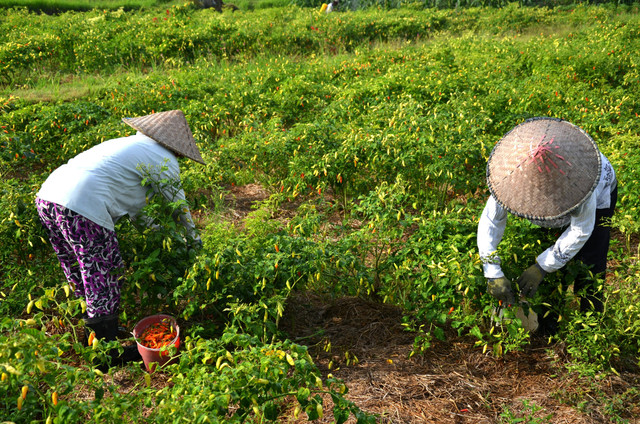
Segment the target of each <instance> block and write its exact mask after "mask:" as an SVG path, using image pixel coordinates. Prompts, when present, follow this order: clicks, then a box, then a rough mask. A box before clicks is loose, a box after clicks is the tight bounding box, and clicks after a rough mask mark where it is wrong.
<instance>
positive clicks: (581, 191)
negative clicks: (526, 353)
mask: <svg viewBox="0 0 640 424" xmlns="http://www.w3.org/2000/svg"><path fill="white" fill-rule="evenodd" d="M487 184H488V186H489V190H490V192H491V197H490V198H489V200H488V201H487V204H486V206H485V208H484V211H483V213H482V216H481V218H480V223H479V225H478V250H479V253H480V258H481V259H482V262H483V271H484V276H485V278H487V282H488V291H489V293H490V294H491V295H492V296H493V297H495V298H497V299H499V300H501V301H502V303H503V304H507V305H514V304H515V297H514V292H513V288H512V284H511V281H509V279H508V278H506V277H505V275H504V273H503V272H502V269H501V267H500V257H499V256H498V254H497V249H498V244H499V243H500V241H501V240H502V236H503V234H504V230H505V227H506V224H507V215H508V214H507V212H511V213H512V214H513V215H516V216H519V217H523V218H526V219H528V220H530V221H531V222H532V223H534V224H536V225H539V226H540V227H545V228H554V229H560V230H559V231H558V230H556V233H557V235H558V237H557V240H556V241H555V243H554V244H553V245H552V246H549V247H548V248H547V249H546V250H545V251H544V252H542V253H541V254H539V255H538V257H537V259H536V261H535V263H534V264H533V265H531V266H530V267H529V268H527V269H526V270H525V271H524V272H523V273H522V275H521V276H520V278H519V279H518V281H517V283H518V287H519V289H520V294H521V295H523V296H526V297H533V296H534V295H535V294H536V292H537V291H538V287H539V286H540V283H541V282H542V281H543V279H544V277H545V275H547V274H548V273H552V272H555V271H557V270H559V269H561V268H563V267H564V266H565V265H566V264H567V262H569V260H571V259H572V258H574V257H575V258H576V259H578V260H580V261H581V262H582V263H583V264H584V265H586V266H587V267H588V268H589V270H590V272H591V273H592V274H593V275H595V276H599V277H604V273H605V270H606V267H607V252H608V250H609V238H610V231H609V227H608V226H607V219H608V218H611V217H612V216H613V212H614V209H615V206H616V199H617V193H618V189H617V181H616V176H615V172H614V170H613V168H612V166H611V163H609V161H608V160H607V158H606V157H605V156H604V155H603V154H602V153H600V151H599V150H598V147H597V146H596V144H595V142H594V141H593V140H592V139H591V137H590V136H589V135H588V134H587V133H585V132H584V131H583V130H582V129H580V128H578V127H577V126H575V125H573V124H571V123H569V122H566V121H563V120H560V119H554V118H533V119H529V120H527V121H525V122H524V123H522V124H520V125H518V126H516V127H515V128H514V129H512V130H511V131H510V132H509V133H507V134H506V135H505V136H504V137H503V138H502V139H501V140H500V141H499V142H498V143H497V144H496V146H495V147H494V149H493V152H492V153H491V156H490V157H489V161H488V163H487ZM585 274H586V275H582V276H578V277H576V279H575V281H574V292H575V293H576V294H579V295H582V296H583V297H581V299H580V309H581V311H583V312H584V311H586V310H595V311H597V312H602V311H603V309H604V308H603V303H602V292H601V291H600V290H598V288H597V285H596V279H595V278H593V277H590V276H589V275H588V273H585ZM542 287H545V285H544V284H543V285H542ZM552 289H553V288H551V289H549V288H547V287H545V290H544V291H543V290H541V294H543V293H546V292H549V293H551V291H552ZM546 301H547V302H549V299H546ZM549 303H551V302H549ZM546 312H547V311H542V313H541V314H539V317H540V328H539V331H540V332H541V333H542V334H553V333H554V332H555V331H556V329H557V315H555V316H554V314H552V313H550V314H548V316H547V318H546V319H545V317H544V315H545V314H546Z"/></svg>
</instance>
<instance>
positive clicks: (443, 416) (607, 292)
mask: <svg viewBox="0 0 640 424" xmlns="http://www.w3.org/2000/svg"><path fill="white" fill-rule="evenodd" d="M318 6H319V5H318ZM345 9H346V8H345ZM639 51H640V15H639V9H638V5H637V4H634V5H612V4H603V5H586V4H580V5H569V6H562V7H560V6H559V7H555V8H547V7H523V6H520V5H518V4H516V3H513V4H509V5H507V6H505V7H502V8H489V7H481V8H473V7H472V8H465V9H433V8H428V9H424V8H422V7H420V6H419V5H417V4H407V5H406V6H403V7H401V8H397V9H391V10H384V9H380V8H377V9H376V8H372V9H368V10H359V11H347V10H338V11H337V12H334V13H330V14H321V13H319V7H317V8H313V9H311V8H300V7H297V6H289V7H274V8H260V9H255V8H253V7H251V8H246V10H245V9H242V8H241V9H240V10H238V11H235V12H231V11H229V10H226V11H225V12H224V13H217V12H215V11H214V10H212V9H197V8H194V7H192V6H191V5H189V4H182V3H167V4H163V5H161V6H157V5H156V6H148V7H143V8H141V9H139V10H130V11H125V10H123V9H118V10H96V9H94V10H89V11H84V12H65V13H60V14H56V15H46V14H38V13H33V12H29V11H27V10H26V9H6V10H3V16H2V17H1V18H0V130H1V131H0V177H1V178H0V192H1V193H2V196H0V240H1V244H0V373H1V376H2V378H1V382H0V420H2V421H10V422H17V423H26V422H46V423H72V422H99V423H107V422H149V423H173V422H176V423H177V422H183V421H186V422H194V423H204V422H238V423H240V422H247V423H248V422H255V423H258V422H269V421H273V422H306V421H315V420H317V421H318V422H337V423H343V422H358V423H371V422H394V423H404V422H406V423H409V422H411V423H414V422H416V423H417V422H580V423H583V422H584V423H591V422H638V421H637V420H638V419H639V417H640V409H638V404H640V390H639V389H638V388H637V387H638V384H639V383H640V371H639V366H640V308H639V306H638V305H639V304H640V286H639V282H640V262H639V255H640V250H639V246H638V235H639V232H640V224H639V222H640V211H639V210H638V207H639V206H640V188H639V185H638V178H639V177H638V170H639V169H640V149H639V147H640V136H639V133H640V117H639V116H638V113H640V69H639V67H638V66H639V64H640V54H639V53H638V52H639ZM171 109H181V110H182V111H183V112H184V113H185V115H186V117H187V120H188V121H189V123H190V126H191V129H192V132H193V134H194V137H195V138H196V140H197V141H198V144H199V147H200V150H201V152H202V156H203V157H204V159H205V161H206V165H200V164H198V163H195V162H189V161H184V162H181V178H182V181H181V184H182V187H183V188H184V190H185V193H186V195H187V201H188V203H189V207H190V209H191V211H192V214H193V216H194V218H195V220H196V223H197V227H198V229H199V231H200V234H201V237H202V240H203V246H202V248H201V249H193V248H191V246H190V245H189V244H188V243H186V242H185V231H184V230H183V229H182V228H181V227H180V226H179V225H178V224H176V223H175V222H174V221H173V220H172V219H171V212H172V211H173V210H174V209H175V208H176V207H180V205H176V204H172V203H169V202H166V201H163V200H161V199H156V198H154V199H151V200H150V202H149V204H148V206H147V208H146V209H145V213H146V214H147V215H149V216H151V217H153V218H154V219H155V222H156V223H157V228H155V229H148V228H145V227H140V226H138V225H135V223H134V222H131V221H130V220H128V219H122V220H120V221H119V222H118V223H117V227H116V232H117V234H118V239H119V242H120V246H121V250H122V254H123V257H124V259H125V263H126V264H127V268H126V283H125V284H124V286H123V288H122V303H121V310H120V318H121V323H122V324H123V325H125V326H126V327H127V328H128V329H130V330H131V329H132V328H133V326H134V325H135V324H136V323H137V322H138V321H139V320H140V319H142V318H144V317H146V316H148V315H152V314H155V313H160V312H161V313H166V314H169V315H172V316H174V317H176V319H177V320H178V322H179V324H180V330H181V333H180V334H181V338H182V340H181V342H182V343H181V346H180V349H179V350H176V349H175V348H171V354H172V355H174V356H175V357H176V360H175V361H174V362H173V363H171V364H170V365H166V366H164V367H161V368H160V369H158V370H157V371H155V372H154V373H151V374H149V373H147V372H146V371H145V370H144V367H141V366H140V364H131V365H128V366H126V367H113V368H111V369H110V370H109V371H108V372H102V371H100V370H98V369H97V368H96V367H95V366H93V365H92V364H93V363H95V360H96V359H98V360H99V359H100V358H103V357H104V356H105V355H106V352H108V350H109V349H110V348H112V347H114V346H116V345H117V343H116V342H111V343H105V342H103V341H102V342H98V343H93V344H92V345H89V346H85V345H84V343H83V325H82V320H81V317H82V313H83V312H84V308H85V306H86V305H84V304H83V301H82V300H81V299H77V298H75V297H74V295H73V289H72V287H70V286H69V284H68V283H67V282H66V281H65V278H64V275H63V273H62V270H61V269H60V266H59V263H58V261H57V259H56V257H55V255H54V252H53V250H52V248H51V245H50V244H49V242H48V240H47V236H46V234H45V232H44V231H43V229H42V227H41V225H40V223H39V220H38V216H37V212H36V209H35V205H34V197H35V193H36V192H37V190H38V188H39V186H40V184H42V182H43V181H44V180H45V179H46V177H47V176H48V175H49V173H50V172H52V171H53V170H54V169H55V168H56V167H58V166H60V165H62V164H63V163H65V162H66V161H67V160H69V159H70V158H72V157H73V156H75V155H76V154H78V153H80V152H82V151H83V150H86V149H87V148H89V147H91V146H93V145H96V144H98V143H100V142H102V141H104V140H107V139H110V138H116V137H121V136H125V135H129V134H131V133H132V129H131V128H130V127H128V126H126V125H125V124H123V123H122V121H121V119H122V118H123V117H132V116H141V115H145V114H149V113H152V112H156V111H164V110H171ZM536 116H553V117H559V118H563V119H566V120H568V121H570V122H572V123H574V124H576V125H578V126H580V127H582V128H583V129H584V130H585V131H587V132H588V133H589V134H590V135H591V136H592V137H593V138H594V140H595V141H596V143H597V144H598V146H599V148H600V149H601V150H602V151H603V152H604V153H605V155H606V156H607V157H608V158H609V159H610V161H611V163H612V164H613V166H614V168H615V170H616V173H617V177H618V181H619V198H618V208H617V211H616V214H615V216H614V218H613V219H612V221H611V226H612V234H613V238H612V243H611V249H610V252H609V267H608V272H607V277H606V279H605V280H603V281H601V282H602V284H601V287H602V291H603V296H604V299H605V312H604V314H601V315H600V314H592V313H580V311H579V310H578V308H577V307H576V305H577V303H576V297H575V295H574V293H573V292H572V291H571V290H570V289H568V290H567V289H566V288H567V286H569V287H570V285H571V278H572V275H575V272H578V268H579V266H578V265H577V264H574V263H570V264H569V265H568V266H567V270H566V271H567V272H564V273H556V274H557V275H556V274H552V275H550V276H548V277H547V279H548V281H549V282H550V283H551V284H556V285H557V286H558V288H559V289H558V290H557V292H556V293H555V294H554V295H555V296H562V297H566V298H567V299H568V301H567V302H566V306H563V307H562V308H561V309H560V310H558V311H557V312H558V313H559V315H560V317H561V321H560V323H559V324H560V328H559V332H558V334H557V335H556V336H554V337H551V338H549V339H546V338H545V339H544V340H542V339H541V338H540V337H539V336H536V335H535V334H529V333H528V332H527V331H525V330H524V329H523V328H522V326H521V323H520V321H519V320H518V319H517V318H516V317H515V316H512V315H513V314H512V313H511V312H507V317H506V318H507V319H506V320H504V321H502V322H501V323H495V322H493V321H492V310H493V308H494V307H495V306H496V301H495V300H494V299H493V298H491V296H489V295H488V294H487V293H486V282H485V279H484V277H483V275H482V267H481V263H480V260H479V257H478V253H477V247H476V228H477V224H478V218H479V216H480V214H481V212H482V209H483V207H484V204H485V202H486V200H487V197H488V190H487V187H486V182H485V167H486V161H487V159H488V156H489V154H490V153H491V150H492V148H493V146H494V145H495V143H496V142H497V141H498V140H499V139H500V138H501V137H502V135H504V134H505V133H506V132H507V131H509V130H510V129H511V128H512V127H513V126H515V125H516V124H518V123H520V122H522V121H523V120H525V119H527V118H531V117H536ZM550 243H553V238H550V236H548V235H544V236H543V235H541V234H540V232H539V231H537V227H535V226H534V225H533V224H531V223H529V222H528V221H525V220H521V219H517V218H510V221H509V225H508V227H507V230H506V232H505V236H504V238H503V241H502V243H501V245H500V253H501V256H502V258H503V268H504V269H505V272H506V274H507V277H509V278H511V279H517V277H518V276H519V275H520V273H521V272H522V271H523V270H524V269H526V268H527V267H528V266H529V265H531V264H532V263H533V261H534V260H535V257H536V256H537V255H538V254H539V253H540V252H541V251H542V250H543V249H545V248H546V247H547V246H548V245H549V244H550ZM563 279H564V280H563ZM563 287H564V288H563ZM546 301H547V299H540V298H534V299H532V300H531V304H532V307H534V308H535V307H536V305H539V304H541V303H542V302H546ZM559 304H560V303H559ZM340 305H342V307H340ZM353 305H359V306H360V307H363V305H366V308H367V310H368V311H369V312H368V313H370V314H371V317H373V318H370V319H363V321H365V322H364V323H363V324H362V325H363V327H361V329H360V330H358V332H359V334H358V337H356V339H355V340H358V341H360V342H362V340H363V339H362V338H363V337H365V336H366V335H367V334H369V333H368V332H367V331H368V330H367V331H365V329H369V330H370V329H371V328H372V327H371V326H372V325H374V324H376V323H377V324H380V325H382V324H383V323H390V324H389V325H390V326H389V327H384V328H386V329H387V330H388V331H391V330H390V329H391V328H393V329H394V330H393V334H394V337H393V338H392V337H390V338H389V340H391V339H393V340H396V341H397V340H402V343H403V346H404V347H405V349H404V350H402V351H400V350H393V349H392V348H393V347H394V346H395V345H394V343H396V342H393V343H391V342H389V343H391V344H385V345H384V346H382V345H380V344H376V343H372V346H371V347H369V348H368V350H369V351H375V349H378V351H379V354H380V356H379V357H376V358H378V359H376V361H378V360H379V363H378V362H375V361H373V360H369V361H367V359H366V358H363V356H362V355H363V354H364V353H366V352H365V350H362V349H361V350H358V351H356V350H357V349H356V348H355V347H353V346H352V347H345V346H338V343H337V342H336V341H335V340H336V339H333V340H334V343H333V345H332V343H331V340H332V339H331V337H330V335H331V334H333V335H337V332H336V329H338V328H343V327H341V325H344V320H346V319H348V314H347V312H348V310H350V309H349V308H350V307H352V306H353ZM336 308H337V309H336ZM336 310H338V311H340V313H339V314H337V315H331V316H332V317H333V319H329V318H327V317H329V316H330V314H329V312H330V311H336ZM361 310H362V309H361ZM314 311H315V312H314ZM312 312H313V313H316V312H317V317H318V319H326V321H324V324H323V325H319V324H318V322H317V321H315V322H314V321H313V320H311V314H312ZM323 317H324V318H323ZM338 317H341V318H340V319H338ZM385 325H386V324H385ZM373 333H376V331H373ZM377 333H378V334H377V335H378V336H379V337H382V336H383V334H382V332H380V331H377ZM407 337H408V339H407ZM407 340H408V341H407ZM398 343H399V342H398ZM462 346H464V349H463V348H462ZM390 350H391V351H393V354H394V355H395V356H391V352H390ZM453 352H456V353H455V358H452V357H451V356H449V355H452V354H453ZM385 355H386V356H385ZM442 358H449V359H448V361H449V363H448V365H452V364H453V362H455V363H458V364H462V363H464V364H466V365H465V369H466V370H470V369H471V368H473V369H474V370H476V371H469V372H470V374H471V375H472V376H474V378H475V380H473V381H471V380H468V381H467V383H465V384H462V383H461V382H460V381H454V380H452V378H454V377H455V375H460V374H459V372H461V371H459V370H458V369H453V368H447V366H445V364H443V367H444V368H435V367H434V368H432V369H431V372H429V373H427V372H423V373H422V374H420V375H417V374H416V372H415V370H416V369H417V368H416V367H418V365H420V366H422V367H424V366H425V365H424V364H432V365H433V364H435V363H437V361H438V360H441V359H442ZM535 361H542V362H544V363H545V364H546V365H545V366H546V368H545V370H544V372H543V373H542V374H543V377H544V378H540V380H539V381H544V382H546V383H545V384H547V383H548V382H550V381H551V382H554V384H555V385H554V386H553V387H554V389H553V391H552V392H551V393H546V394H545V396H546V397H544V398H543V397H541V395H540V391H549V390H547V389H546V388H545V389H539V390H540V391H538V392H535V390H534V388H530V389H531V390H532V391H527V390H524V389H523V390H524V391H518V392H517V396H516V395H515V394H513V393H515V387H516V386H518V387H520V386H519V382H518V381H517V380H518V378H520V377H517V375H520V374H514V373H519V372H522V373H523V374H522V376H524V375H525V374H526V370H525V369H524V368H522V367H521V366H520V365H522V364H529V365H530V364H533V363H535ZM374 362H375V363H376V364H379V365H381V366H383V368H380V369H378V371H379V372H380V379H379V380H378V379H372V377H371V376H372V375H374V374H372V371H371V368H367V367H372V366H373V365H372V364H374ZM471 363H473V364H475V365H474V366H473V367H470V366H469V365H468V364H471ZM400 364H402V365H400ZM514 364H519V365H518V366H517V367H516V366H515V365H514ZM489 365H490V369H491V370H492V371H491V373H489V372H487V373H486V374H483V375H482V376H481V375H480V374H478V373H479V372H480V371H477V370H480V369H489V368H487V367H489ZM401 366H404V367H407V368H403V369H404V370H405V371H406V370H411V372H404V377H403V378H414V379H416V378H418V377H420V378H422V380H415V381H413V383H412V384H414V386H411V387H414V388H415V387H419V388H420V390H418V389H416V393H418V394H415V393H413V392H412V394H411V395H410V396H409V397H408V398H407V397H406V396H404V395H403V396H404V397H403V396H400V395H398V396H397V399H401V400H397V403H396V404H394V405H390V404H385V403H384V402H383V398H385V396H380V398H379V399H378V400H379V403H377V404H376V403H375V402H372V401H371V397H375V396H374V395H373V394H372V393H375V390H372V391H370V392H369V395H368V396H369V399H368V400H367V399H365V398H364V396H363V395H361V392H358V391H357V390H359V388H358V387H356V386H355V380H352V381H350V380H349V378H350V377H353V375H354V374H353V373H354V372H356V370H362V372H368V373H369V374H368V375H369V377H368V379H364V380H366V381H367V382H366V384H367V385H369V387H373V388H376V387H382V386H381V385H383V383H382V382H383V381H385V380H384V379H385V378H386V377H385V375H386V376H389V378H391V377H390V376H392V375H394V376H399V375H400V374H401V373H399V371H400V370H401ZM525 368H526V369H534V368H535V366H534V365H530V367H529V368H527V367H525ZM367 369H369V371H366V370H367ZM438 369H439V370H440V371H438ZM444 369H448V370H449V372H444V371H442V370H444ZM514 369H517V371H514ZM440 372H442V373H440ZM396 373H399V374H396ZM456 373H458V374H456ZM375 375H378V374H375ZM495 377H500V378H503V379H504V378H507V379H508V381H509V383H508V384H507V383H505V380H496V381H495V383H496V384H495V385H492V384H489V383H487V381H488V380H487V378H495ZM398 378H400V377H398ZM521 378H523V379H522V380H521V381H526V380H525V379H524V377H521ZM364 380H363V381H364ZM374 380H375V381H374ZM359 381H360V380H359ZM389 381H391V380H389ZM420 381H421V382H420ZM491 381H494V380H491ZM567 382H568V383H567ZM358 384H365V383H362V382H360V383H358ZM375 384H378V386H376V385H375ZM403 384H405V383H402V382H401V383H400V384H398V385H397V386H395V388H394V389H393V390H400V388H401V386H402V385H403ZM524 385H525V386H526V384H524ZM407 387H408V386H407ZM438 387H444V389H443V390H442V391H441V392H437V389H438ZM463 388H466V389H465V390H467V391H465V392H464V393H472V394H473V396H471V397H470V396H467V395H464V396H463ZM405 389H406V387H405ZM423 389H424V390H423ZM380 390H382V389H380ZM385 390H387V392H386V393H391V392H393V390H392V389H389V388H388V387H387V388H386V389H385ZM510 390H513V392H512V391H510ZM436 392H437V393H439V395H435V394H434V393H436ZM393 393H395V392H393ZM425 393H426V394H425ZM501 393H502V394H504V393H511V395H509V396H512V395H513V398H511V399H510V398H509V396H506V395H505V396H502V395H500V394H501ZM429 394H431V395H429ZM411 396H413V397H411ZM391 398H393V396H390V397H389V399H391ZM407 399H409V400H407ZM438 399H440V400H442V402H443V403H441V404H440V403H437V405H438V411H439V412H438V414H440V415H438V416H437V418H435V417H436V415H429V414H435V412H434V410H433V409H431V412H428V411H429V410H430V408H428V407H427V406H425V405H429V404H428V402H436V401H437V400H438ZM421 401H423V402H427V403H423V404H422V406H423V409H420V407H419V406H416V405H420V403H419V402H421ZM401 404H402V405H403V407H402V408H401V406H400V405H401ZM430 405H431V406H433V405H436V403H432V404H430ZM403 408H404V409H403ZM420 414H422V415H420ZM567 417H571V421H568V418H567Z"/></svg>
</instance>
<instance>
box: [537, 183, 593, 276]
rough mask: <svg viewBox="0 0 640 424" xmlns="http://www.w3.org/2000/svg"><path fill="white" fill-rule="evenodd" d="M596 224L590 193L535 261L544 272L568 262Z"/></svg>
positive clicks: (556, 268) (555, 269)
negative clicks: (553, 241)
mask: <svg viewBox="0 0 640 424" xmlns="http://www.w3.org/2000/svg"><path fill="white" fill-rule="evenodd" d="M595 224H596V196H595V194H592V195H591V197H589V199H587V201H586V202H585V203H584V204H583V205H582V206H580V207H579V208H578V209H577V210H576V212H575V213H574V214H573V215H572V217H571V224H570V225H569V227H567V229H566V230H565V231H564V232H563V233H562V234H561V235H560V237H559V238H558V240H556V242H555V244H554V245H553V246H551V247H549V248H548V249H547V250H545V251H544V252H542V253H541V254H540V255H538V258H537V259H536V261H537V262H538V265H540V267H541V268H542V269H543V270H544V271H546V272H554V271H557V270H559V269H560V268H562V267H563V266H565V265H566V264H567V262H569V261H570V260H571V259H572V258H573V257H574V256H575V255H576V254H577V253H578V252H579V251H580V249H582V246H584V244H585V243H586V242H587V240H588V239H589V237H590V236H591V233H592V232H593V228H594V227H595Z"/></svg>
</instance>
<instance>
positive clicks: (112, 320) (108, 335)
mask: <svg viewBox="0 0 640 424" xmlns="http://www.w3.org/2000/svg"><path fill="white" fill-rule="evenodd" d="M84 322H85V344H87V339H88V334H89V333H90V332H91V331H93V332H94V333H95V336H96V338H98V339H104V340H105V341H108V342H110V341H113V340H118V334H119V333H120V329H119V327H118V314H112V315H104V316H100V317H94V318H86V319H85V321H84ZM123 348H124V351H123V352H122V353H120V352H118V349H117V348H114V349H111V350H110V351H109V352H108V357H109V358H108V362H109V363H100V364H94V365H97V366H98V369H100V370H101V371H103V372H104V371H106V370H108V369H109V365H111V366H118V365H124V364H126V363H128V362H134V361H141V360H142V357H141V356H140V353H139V352H138V346H137V345H129V346H123Z"/></svg>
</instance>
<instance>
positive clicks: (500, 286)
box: [487, 277, 515, 306]
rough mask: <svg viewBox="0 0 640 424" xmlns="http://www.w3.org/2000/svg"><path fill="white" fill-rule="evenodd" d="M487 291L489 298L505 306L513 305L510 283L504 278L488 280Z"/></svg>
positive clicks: (513, 298)
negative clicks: (499, 301)
mask: <svg viewBox="0 0 640 424" xmlns="http://www.w3.org/2000/svg"><path fill="white" fill-rule="evenodd" d="M487 291H488V292H489V294H490V295H491V296H493V297H495V298H496V299H498V300H501V301H502V303H503V304H505V306H508V305H513V304H515V297H514V295H513V290H511V281H509V279H508V278H506V277H500V278H489V279H488V280H487Z"/></svg>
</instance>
